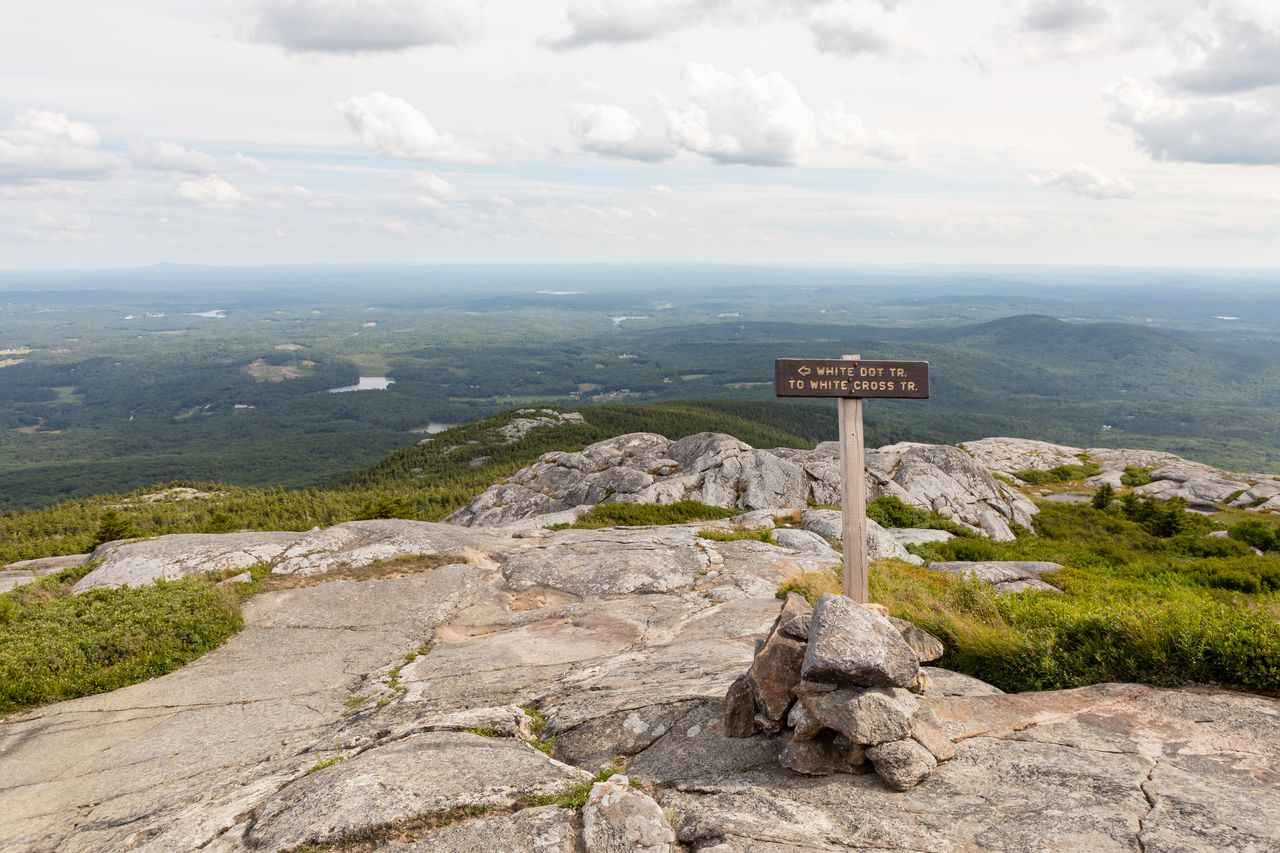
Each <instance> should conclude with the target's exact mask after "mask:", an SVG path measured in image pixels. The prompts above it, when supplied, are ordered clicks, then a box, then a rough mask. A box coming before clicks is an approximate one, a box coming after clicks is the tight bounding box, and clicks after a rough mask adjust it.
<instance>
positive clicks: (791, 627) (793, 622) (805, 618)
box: [782, 613, 813, 642]
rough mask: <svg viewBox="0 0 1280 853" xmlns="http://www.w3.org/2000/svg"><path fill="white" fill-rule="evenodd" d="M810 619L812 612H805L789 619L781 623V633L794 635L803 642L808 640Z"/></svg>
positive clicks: (789, 635)
mask: <svg viewBox="0 0 1280 853" xmlns="http://www.w3.org/2000/svg"><path fill="white" fill-rule="evenodd" d="M812 619H813V614H812V613H805V614H803V615H801V616H797V617H795V618H794V619H790V620H788V621H787V622H786V623H785V624H783V626H782V633H784V634H786V635H787V636H788V637H795V638H796V639H797V640H804V641H805V642H808V641H809V626H810V622H811V620H812Z"/></svg>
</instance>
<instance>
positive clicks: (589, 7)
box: [544, 0, 706, 50]
mask: <svg viewBox="0 0 1280 853" xmlns="http://www.w3.org/2000/svg"><path fill="white" fill-rule="evenodd" d="M705 13H706V10H705V8H704V5H703V4H702V3H699V2H697V0H571V2H570V3H569V7H568V8H567V9H566V10H565V15H566V17H567V18H568V19H569V32H568V34H566V35H564V36H561V37H558V38H549V39H544V44H546V45H547V46H548V47H551V48H553V49H556V50H565V49H568V48H575V47H585V46H586V45H591V44H619V43H625V42H634V41H643V40H644V39H648V38H653V37H654V36H657V35H661V34H663V33H666V32H670V31H672V30H677V29H681V28H683V27H686V26H689V25H690V24H692V23H695V22H697V21H699V20H702V19H703V18H704V17H705Z"/></svg>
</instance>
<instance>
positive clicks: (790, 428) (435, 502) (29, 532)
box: [0, 402, 835, 564]
mask: <svg viewBox="0 0 1280 853" xmlns="http://www.w3.org/2000/svg"><path fill="white" fill-rule="evenodd" d="M579 411H580V412H582V414H583V418H584V422H583V423H567V424H562V425H557V426H549V427H543V428H540V429H536V430H534V431H532V432H530V433H529V434H528V435H526V436H525V437H523V438H521V439H519V440H517V441H514V442H511V443H507V440H506V439H504V438H503V437H502V436H501V435H500V434H499V432H498V430H499V428H500V427H502V426H503V425H504V424H506V423H508V422H509V421H511V420H513V419H515V418H517V417H521V416H522V415H521V412H520V410H518V409H517V410H510V411H507V412H503V413H500V414H497V415H494V416H491V417H488V418H484V419H482V420H479V421H476V422H474V423H470V424H466V425H463V426H459V427H455V428H453V429H450V430H447V431H445V432H443V433H440V434H439V435H436V436H434V437H433V438H432V439H431V440H429V441H426V442H423V443H419V444H414V445H412V446H410V447H408V448H405V449H403V450H400V451H397V452H395V453H393V454H391V455H390V456H388V457H386V458H385V459H383V460H382V461H380V462H378V463H377V464H375V465H373V466H371V467H369V468H366V469H364V470H361V471H359V472H356V473H354V474H351V475H348V476H345V477H343V478H341V479H339V480H335V481H334V482H332V483H330V484H329V485H326V486H321V487H316V488H307V489H284V488H280V487H274V488H253V487H245V486H236V485H231V484H226V483H210V482H198V481H179V482H171V483H166V484H155V485H151V486H147V487H143V488H139V489H135V490H133V491H130V492H126V493H116V494H108V495H97V496H94V497H88V498H76V499H73V500H69V501H64V502H62V503H59V504H56V505H54V506H51V507H46V508H43V509H29V510H13V511H10V512H7V513H5V514H3V515H0V564H3V563H8V562H12V561H16V560H26V559H33V558H36V557H47V556H53V555H58V554H76V553H81V552H84V551H88V550H89V549H91V548H92V547H93V545H94V543H95V541H96V540H97V538H98V536H99V533H100V532H101V531H102V529H103V527H104V522H107V523H109V524H111V525H113V531H114V532H115V533H118V531H119V529H120V528H119V526H118V525H119V524H121V523H123V524H124V525H125V526H126V528H127V529H128V530H130V531H131V533H132V534H133V535H142V536H156V535H160V534H165V533H224V532H228V531H233V530H307V529H310V528H312V527H315V526H317V525H319V526H325V525H330V524H337V523H339V522H342V521H351V520H353V519H360V518H379V517H396V518H414V519H421V520H424V521H435V520H439V519H442V518H444V517H445V516H447V515H448V514H449V513H451V512H453V511H454V510H455V509H457V508H459V507H460V506H462V505H463V504H464V503H466V502H467V501H468V500H470V499H471V498H473V497H474V496H475V495H477V494H479V493H480V492H482V491H484V489H486V488H487V487H488V486H489V485H491V484H492V483H493V482H495V481H496V480H498V479H500V478H502V477H506V476H510V475H511V474H513V473H515V472H516V471H518V470H519V469H520V468H522V467H524V466H525V465H528V464H530V463H531V462H533V461H535V460H536V459H537V458H538V457H539V456H541V455H542V454H543V453H546V452H548V451H550V450H578V449H581V448H582V447H585V446H586V445H588V444H590V443H592V442H595V441H599V440H601V439H605V438H610V437H612V436H615V435H619V434H621V433H627V432H658V433H661V434H663V435H666V436H668V437H670V438H680V437H683V436H686V435H692V434H694V433H698V432H725V433H729V434H731V435H735V436H738V437H739V438H741V439H742V440H744V441H747V442H748V443H750V444H752V445H755V446H759V447H783V446H786V447H804V446H812V444H813V443H815V442H817V441H820V440H823V439H825V438H830V437H832V436H833V434H834V428H835V418H834V413H832V412H830V411H824V410H820V409H816V408H813V407H807V406H794V405H787V404H780V403H765V404H761V403H735V402H713V403H693V402H677V403H654V404H648V405H634V406H611V407H587V408H583V409H579ZM175 486H176V487H185V488H192V489H195V490H196V491H198V492H200V493H203V494H204V495H206V496H205V497H196V498H189V499H179V498H165V497H163V496H162V497H161V498H159V499H155V498H154V497H150V498H149V497H148V496H156V495H159V494H161V493H162V492H164V491H165V490H166V489H169V488H173V487H175ZM112 538H115V537H114V535H113V537H112Z"/></svg>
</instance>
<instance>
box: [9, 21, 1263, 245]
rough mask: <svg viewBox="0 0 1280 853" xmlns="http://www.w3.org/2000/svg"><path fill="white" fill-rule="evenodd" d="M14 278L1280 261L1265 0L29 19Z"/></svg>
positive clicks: (19, 65) (16, 123)
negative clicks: (162, 267) (291, 270)
mask: <svg viewBox="0 0 1280 853" xmlns="http://www.w3.org/2000/svg"><path fill="white" fill-rule="evenodd" d="M21 6H22V8H21V10H20V11H10V12H8V13H7V14H6V16H5V19H6V20H5V26H4V27H3V28H2V29H0V268H3V269H28V268H68V267H70V268H92V267H120V266H133V265H146V264H154V263H192V264H226V265H247V264H300V263H308V264H309V263H433V262H449V263H454V262H473V263H482V262H530V263H534V262H537V263H575V262H659V261H661V262H667V261H671V262H706V263H717V262H734V263H823V264H827V263H836V264H872V263H874V264H906V263H910V264H918V263H937V264H948V263H952V264H1086V265H1139V266H1194V267H1280V3H1275V2H1273V0H1272V1H1271V2H1268V1H1267V0H1261V1H1259V0H961V2H956V0H503V1H502V2H499V0H200V2H196V0H113V2H111V3H102V2H91V0H42V2H40V3H27V4H21Z"/></svg>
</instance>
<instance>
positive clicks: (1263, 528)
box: [1227, 518, 1276, 551]
mask: <svg viewBox="0 0 1280 853" xmlns="http://www.w3.org/2000/svg"><path fill="white" fill-rule="evenodd" d="M1227 535H1228V536H1230V537H1231V538H1232V539H1234V540H1236V541H1238V542H1243V543H1245V544H1246V545H1248V546H1250V547H1251V548H1257V549H1258V550H1259V551H1271V550H1274V549H1275V547H1276V529H1275V528H1274V527H1272V526H1271V525H1270V524H1267V523H1266V522H1265V521H1263V520H1262V519H1255V518H1251V519H1249V520H1247V521H1241V522H1239V523H1238V524H1233V525H1231V527H1230V528H1229V529H1228V530H1227Z"/></svg>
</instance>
